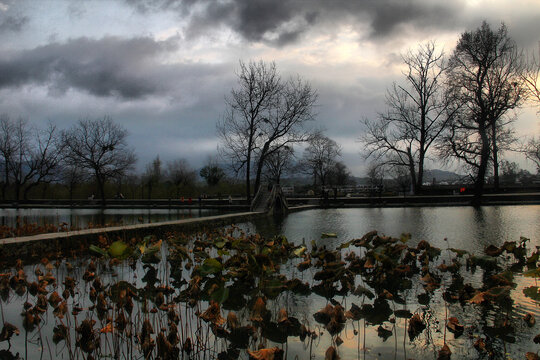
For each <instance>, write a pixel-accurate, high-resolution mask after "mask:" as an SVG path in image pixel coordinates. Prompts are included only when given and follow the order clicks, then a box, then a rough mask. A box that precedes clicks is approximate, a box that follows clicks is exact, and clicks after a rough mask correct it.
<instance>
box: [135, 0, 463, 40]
mask: <svg viewBox="0 0 540 360" xmlns="http://www.w3.org/2000/svg"><path fill="white" fill-rule="evenodd" d="M124 1H126V2H127V3H128V4H131V5H132V6H134V7H135V8H136V9H138V10H139V11H156V10H160V11H167V10H168V11H174V12H178V13H179V15H180V16H182V17H186V16H191V22H190V30H191V32H192V33H198V32H199V31H201V30H211V29H212V28H218V27H219V26H227V27H229V28H231V29H233V30H234V31H236V32H237V33H238V34H240V35H241V36H242V37H243V38H244V39H246V40H248V41H263V42H266V43H269V44H273V45H277V46H282V45H286V44H289V43H294V42H296V41H297V40H298V39H299V38H300V37H301V35H302V34H303V33H304V32H305V31H307V30H308V29H310V28H311V27H313V26H315V25H316V24H323V25H324V26H327V27H328V28H332V27H333V28H335V27H339V26H340V25H342V24H347V23H348V24H352V25H355V24H360V23H362V24H368V25H369V26H370V29H371V32H370V34H369V36H370V37H371V38H379V39H381V38H386V37H389V36H391V35H395V34H396V33H397V32H398V31H399V27H400V26H401V25H411V26H412V27H413V28H414V29H416V30H420V31H429V30H432V29H435V28H443V29H448V28H453V27H454V26H456V19H457V18H459V17H460V16H461V15H463V14H461V13H460V11H462V10H461V9H463V3H462V1H461V0H457V1H448V2H441V3H435V2H432V1H427V0H363V1H352V0H350V1H345V0H341V1H340V0H337V1H326V0H313V1H303V0H280V1H274V0H232V1H228V2H217V1H212V0H189V1H180V2H179V1H171V0H124Z"/></svg>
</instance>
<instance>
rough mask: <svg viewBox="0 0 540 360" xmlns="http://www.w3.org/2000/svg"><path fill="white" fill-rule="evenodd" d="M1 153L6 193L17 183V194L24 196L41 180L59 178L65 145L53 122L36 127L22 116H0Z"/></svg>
mask: <svg viewBox="0 0 540 360" xmlns="http://www.w3.org/2000/svg"><path fill="white" fill-rule="evenodd" d="M0 156H1V157H2V175H3V176H2V196H3V198H4V199H5V198H6V190H7V188H8V187H9V186H10V184H12V185H13V188H14V198H15V200H19V199H20V197H21V192H23V195H24V198H25V199H26V198H27V197H28V192H29V191H30V190H31V189H32V188H34V187H36V186H37V185H39V184H43V183H50V182H51V181H53V180H55V179H56V176H57V175H58V173H59V170H60V163H61V159H62V145H61V143H60V141H59V139H58V131H57V130H56V127H55V126H54V125H52V124H48V127H47V128H46V129H43V130H42V129H36V128H34V127H31V126H29V125H28V122H27V121H26V120H24V119H22V118H19V119H17V120H15V121H13V120H11V119H10V118H9V116H7V115H3V116H2V117H1V118H0Z"/></svg>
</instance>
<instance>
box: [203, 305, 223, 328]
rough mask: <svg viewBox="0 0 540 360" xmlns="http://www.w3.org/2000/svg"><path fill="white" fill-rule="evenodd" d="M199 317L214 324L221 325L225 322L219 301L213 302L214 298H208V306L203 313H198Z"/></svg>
mask: <svg viewBox="0 0 540 360" xmlns="http://www.w3.org/2000/svg"><path fill="white" fill-rule="evenodd" d="M199 317H200V318H201V319H203V320H204V321H206V322H210V323H212V324H215V325H219V326H221V325H223V324H225V319H224V318H223V317H222V316H221V310H220V308H219V303H217V302H215V301H214V300H210V306H209V307H208V309H206V311H205V312H204V313H202V314H200V315H199Z"/></svg>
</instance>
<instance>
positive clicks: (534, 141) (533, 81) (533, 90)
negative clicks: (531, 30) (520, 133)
mask: <svg viewBox="0 0 540 360" xmlns="http://www.w3.org/2000/svg"><path fill="white" fill-rule="evenodd" d="M522 80H523V83H524V85H525V87H526V89H527V95H528V98H529V99H530V100H531V101H533V102H534V104H535V105H536V107H537V108H538V113H540V45H539V46H538V56H536V55H535V54H531V55H529V56H528V59H527V65H526V67H525V71H523V74H522ZM521 151H522V152H524V153H525V156H526V157H527V158H528V159H529V160H531V161H532V162H533V163H534V164H535V165H536V170H537V171H538V172H540V138H536V137H532V138H530V139H529V141H528V142H527V143H526V144H525V145H524V146H522V149H521Z"/></svg>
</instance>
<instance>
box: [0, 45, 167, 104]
mask: <svg viewBox="0 0 540 360" xmlns="http://www.w3.org/2000/svg"><path fill="white" fill-rule="evenodd" d="M174 49H175V46H174V45H173V42H172V41H162V42H160V41H155V40H153V39H151V38H134V39H122V38H117V37H105V38H102V39H100V40H93V39H88V38H77V39H70V40H68V41H67V42H65V43H52V44H48V45H45V46H39V47H36V48H34V49H30V50H24V51H19V52H15V53H12V54H9V55H4V56H1V55H0V88H6V87H17V86H22V85H27V84H38V85H45V86H48V87H49V88H50V90H52V91H53V92H60V93H63V92H65V91H66V90H67V89H70V88H74V89H78V90H82V91H86V92H88V93H90V94H93V95H95V96H118V97H122V98H127V99H133V98H141V97H144V96H146V95H150V94H155V93H159V92H161V91H163V90H164V89H163V87H162V85H161V83H160V81H159V80H160V79H159V78H156V77H155V76H153V75H155V73H156V72H158V71H160V70H161V69H158V68H157V67H156V66H157V65H156V61H155V58H156V57H157V56H159V55H160V54H164V53H167V52H168V51H172V50H174Z"/></svg>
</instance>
